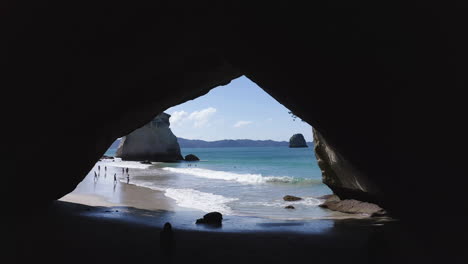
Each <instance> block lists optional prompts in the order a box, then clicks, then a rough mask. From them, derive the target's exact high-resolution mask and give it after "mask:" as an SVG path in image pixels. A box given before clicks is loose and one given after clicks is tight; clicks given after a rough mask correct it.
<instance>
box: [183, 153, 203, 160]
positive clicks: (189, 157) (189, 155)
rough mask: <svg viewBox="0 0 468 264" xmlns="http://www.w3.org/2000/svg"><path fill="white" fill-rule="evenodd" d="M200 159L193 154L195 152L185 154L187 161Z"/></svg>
mask: <svg viewBox="0 0 468 264" xmlns="http://www.w3.org/2000/svg"><path fill="white" fill-rule="evenodd" d="M199 160H200V159H199V158H198V157H197V156H195V155H193V154H188V155H186V156H185V161H199Z"/></svg>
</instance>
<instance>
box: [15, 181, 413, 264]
mask: <svg viewBox="0 0 468 264" xmlns="http://www.w3.org/2000/svg"><path fill="white" fill-rule="evenodd" d="M154 198H157V199H154ZM149 201H151V202H149ZM155 201H157V202H155ZM25 213H26V215H22V216H20V217H18V218H17V219H15V225H14V226H15V229H14V234H15V235H14V239H13V241H14V245H15V250H14V259H15V263H30V261H31V260H34V261H45V263H80V264H82V263H294V262H296V263H305V262H312V263H343V262H348V263H349V262H351V263H376V262H379V263H396V262H398V261H400V258H402V256H405V254H406V253H405V252H406V251H407V249H408V247H409V246H408V243H410V242H405V243H389V241H400V240H401V241H404V239H402V237H404V236H405V234H404V232H402V231H401V227H400V225H399V222H398V221H390V220H389V219H386V218H363V217H359V216H355V215H347V216H348V217H341V216H339V215H337V217H335V218H333V219H317V220H307V221H304V220H302V221H299V220H296V221H294V220H291V221H284V220H283V221H278V220H274V219H264V218H258V217H242V216H225V217H224V219H223V225H222V227H220V228H214V227H209V226H204V225H196V224H195V220H196V219H197V218H200V217H202V216H203V214H204V213H202V212H200V211H193V210H188V209H183V208H178V206H177V205H176V204H175V203H174V201H172V200H171V199H169V198H167V197H165V196H164V195H163V192H158V191H155V190H151V189H145V188H140V187H136V186H133V185H131V184H127V183H126V182H125V181H123V182H121V181H119V182H117V184H114V182H113V174H112V175H106V177H104V175H102V174H101V175H100V178H99V179H98V180H97V181H95V180H94V179H93V177H87V178H86V179H85V180H84V181H83V182H82V183H80V185H79V186H78V187H77V188H76V189H75V191H73V192H72V193H71V194H68V195H66V196H64V197H63V198H61V199H60V200H58V201H55V202H54V203H52V204H51V205H50V207H49V208H43V209H41V210H39V211H34V212H28V211H26V212H25ZM166 222H170V223H171V225H172V230H173V232H172V233H173V238H174V241H173V243H170V245H171V246H170V248H171V250H170V251H169V252H168V251H167V247H164V246H163V247H161V245H166V244H167V243H168V242H167V241H165V240H164V239H163V240H161V237H160V233H161V231H162V227H163V225H164V223H166ZM412 250H415V248H412ZM167 252H168V253H167ZM166 253H167V254H166ZM383 255H385V256H386V257H385V258H384V259H382V258H381V256H383ZM405 258H406V259H408V257H407V256H405Z"/></svg>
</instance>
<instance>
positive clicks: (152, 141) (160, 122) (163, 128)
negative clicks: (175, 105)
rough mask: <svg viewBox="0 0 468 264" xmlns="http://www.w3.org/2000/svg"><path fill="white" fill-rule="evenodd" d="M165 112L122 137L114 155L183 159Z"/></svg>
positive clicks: (154, 158)
mask: <svg viewBox="0 0 468 264" xmlns="http://www.w3.org/2000/svg"><path fill="white" fill-rule="evenodd" d="M169 117H170V115H168V114H166V113H161V114H159V115H157V116H156V117H155V118H154V119H153V120H152V121H151V122H149V123H148V124H146V125H144V126H143V127H141V128H138V129H136V130H135V131H133V132H132V133H130V134H128V135H127V136H125V137H123V138H122V141H121V142H120V145H119V148H118V149H117V152H116V156H117V157H119V158H122V159H123V160H139V161H145V160H146V161H177V160H183V157H182V155H181V154H180V147H179V143H177V137H176V136H175V135H174V134H173V133H172V131H171V129H170V128H169V125H170V124H169Z"/></svg>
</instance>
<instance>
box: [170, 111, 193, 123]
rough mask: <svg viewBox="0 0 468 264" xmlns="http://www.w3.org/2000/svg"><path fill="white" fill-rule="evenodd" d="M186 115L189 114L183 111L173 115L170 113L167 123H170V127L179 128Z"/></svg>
mask: <svg viewBox="0 0 468 264" xmlns="http://www.w3.org/2000/svg"><path fill="white" fill-rule="evenodd" d="M188 115H189V114H188V113H187V112H185V111H183V110H182V111H175V112H174V113H172V115H171V117H170V118H169V122H170V123H171V125H174V126H177V125H178V126H180V125H181V124H182V122H183V121H184V120H185V118H186V117H187V116H188Z"/></svg>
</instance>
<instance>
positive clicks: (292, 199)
mask: <svg viewBox="0 0 468 264" xmlns="http://www.w3.org/2000/svg"><path fill="white" fill-rule="evenodd" d="M283 200H285V201H288V202H291V201H299V200H302V198H301V197H297V196H293V195H286V196H284V197H283Z"/></svg>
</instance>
